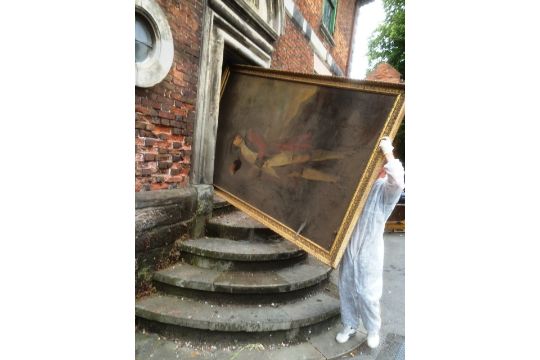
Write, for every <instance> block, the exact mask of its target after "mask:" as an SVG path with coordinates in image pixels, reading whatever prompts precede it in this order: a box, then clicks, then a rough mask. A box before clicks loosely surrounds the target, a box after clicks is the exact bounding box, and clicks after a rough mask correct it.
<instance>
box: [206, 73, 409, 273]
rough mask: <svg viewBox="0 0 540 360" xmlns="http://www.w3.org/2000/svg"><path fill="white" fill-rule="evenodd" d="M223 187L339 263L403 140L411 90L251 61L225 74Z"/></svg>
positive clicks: (220, 135) (275, 226)
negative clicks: (384, 147)
mask: <svg viewBox="0 0 540 360" xmlns="http://www.w3.org/2000/svg"><path fill="white" fill-rule="evenodd" d="M223 79H224V80H223V84H222V93H221V100H220V108H219V120H218V129H217V140H216V154H215V165H214V186H215V189H216V192H217V193H218V194H219V195H220V196H222V197H223V198H225V199H226V200H228V201H229V202H231V203H232V204H233V205H235V206H236V207H238V208H239V209H241V210H243V211H244V212H246V213H248V214H249V215H251V216H252V217H254V218H255V219H257V220H258V221H260V222H261V223H263V224H264V225H266V226H268V227H269V228H271V229H272V230H274V231H275V232H277V233H278V234H280V235H281V236H283V237H284V238H286V239H287V240H289V241H292V242H294V243H295V244H296V245H298V246H299V247H301V248H302V249H304V250H306V251H307V252H308V253H310V254H312V255H314V256H315V257H317V258H318V259H319V260H321V261H323V262H324V263H326V264H328V265H331V266H333V267H336V266H337V265H338V264H339V261H340V259H341V256H342V255H343V252H344V250H345V248H346V245H347V241H348V240H349V237H350V234H351V232H352V230H353V227H354V225H355V223H356V220H357V219H358V217H359V215H360V213H361V211H362V207H363V205H364V203H365V201H366V199H367V195H368V192H369V189H370V188H371V185H372V184H373V182H374V181H375V179H376V176H377V172H378V169H379V168H380V167H381V166H382V163H383V157H382V154H380V152H379V151H378V148H377V145H378V142H379V140H380V138H381V137H383V136H390V137H391V138H393V137H394V136H395V134H396V132H397V130H398V127H399V125H400V123H401V120H402V118H403V115H404V98H405V87H404V85H403V84H390V83H382V82H372V81H353V80H350V79H345V78H337V77H328V76H319V75H305V74H297V73H290V72H283V71H277V70H267V69H261V68H255V67H247V66H235V67H231V68H228V69H227V70H226V71H225V72H224V75H223Z"/></svg>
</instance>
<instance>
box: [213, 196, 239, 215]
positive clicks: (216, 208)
mask: <svg viewBox="0 0 540 360" xmlns="http://www.w3.org/2000/svg"><path fill="white" fill-rule="evenodd" d="M235 209H236V208H235V207H234V206H233V205H232V204H230V203H229V202H228V201H227V200H225V199H223V198H221V197H219V196H218V195H215V194H214V198H213V209H212V214H213V215H214V216H217V215H222V214H225V213H228V212H231V211H234V210H235Z"/></svg>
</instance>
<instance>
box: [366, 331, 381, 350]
mask: <svg viewBox="0 0 540 360" xmlns="http://www.w3.org/2000/svg"><path fill="white" fill-rule="evenodd" d="M379 341H380V339H379V333H375V334H368V336H367V346H369V348H370V349H375V348H376V347H378V346H379Z"/></svg>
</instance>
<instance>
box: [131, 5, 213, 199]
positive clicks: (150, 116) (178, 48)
mask: <svg viewBox="0 0 540 360" xmlns="http://www.w3.org/2000/svg"><path fill="white" fill-rule="evenodd" d="M157 2H158V3H159V4H160V6H161V9H162V10H163V12H164V13H165V15H166V16H167V19H168V22H169V26H170V27H171V32H172V35H173V40H174V60H173V65H172V66H171V69H170V70H169V73H168V74H167V77H166V78H165V79H164V80H163V81H161V82H160V83H159V84H157V85H155V86H153V87H150V88H139V87H135V176H136V179H135V191H141V190H158V189H171V188H176V187H179V186H184V185H186V184H187V183H188V181H189V173H190V170H191V144H192V137H193V125H194V121H195V103H196V97H197V82H198V77H199V56H200V44H201V40H202V37H201V35H202V33H201V23H202V15H203V0H190V1H177V0H157Z"/></svg>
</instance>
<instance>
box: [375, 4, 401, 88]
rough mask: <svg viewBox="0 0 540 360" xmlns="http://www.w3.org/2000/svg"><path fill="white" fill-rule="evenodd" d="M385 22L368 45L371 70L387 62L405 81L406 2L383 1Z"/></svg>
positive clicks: (376, 30)
mask: <svg viewBox="0 0 540 360" xmlns="http://www.w3.org/2000/svg"><path fill="white" fill-rule="evenodd" d="M383 6H384V11H385V13H386V17H385V21H384V23H382V24H381V25H379V27H377V29H375V31H374V32H373V34H372V35H371V37H370V40H369V44H368V54H367V55H368V61H369V68H370V69H369V70H368V71H371V70H373V68H374V67H375V66H376V65H377V64H378V63H380V62H387V63H388V64H390V65H392V66H393V67H394V68H396V70H397V71H399V72H400V73H401V75H402V77H403V79H405V0H383Z"/></svg>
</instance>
